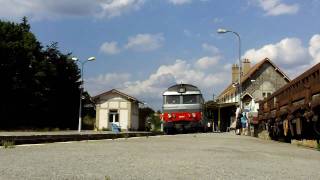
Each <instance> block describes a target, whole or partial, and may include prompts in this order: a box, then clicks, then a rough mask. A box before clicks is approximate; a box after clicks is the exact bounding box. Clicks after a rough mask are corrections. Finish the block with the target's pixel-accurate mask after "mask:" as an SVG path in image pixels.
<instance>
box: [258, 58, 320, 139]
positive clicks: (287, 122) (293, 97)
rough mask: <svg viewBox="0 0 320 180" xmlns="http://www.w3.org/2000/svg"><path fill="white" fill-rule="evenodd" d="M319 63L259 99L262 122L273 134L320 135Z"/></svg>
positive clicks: (290, 136)
mask: <svg viewBox="0 0 320 180" xmlns="http://www.w3.org/2000/svg"><path fill="white" fill-rule="evenodd" d="M319 73H320V63H318V64H317V65H315V66H313V67H312V68H310V69H309V70H307V71H306V72H304V73H303V74H301V75H300V76H298V77H297V78H295V79H294V80H292V81H291V82H290V83H288V84H287V85H285V86H284V87H282V88H281V89H279V90H278V91H276V92H275V93H273V94H272V95H271V96H270V97H268V98H267V99H265V100H263V101H261V102H260V107H259V116H258V120H259V124H260V125H262V126H261V127H265V128H266V129H267V130H268V131H269V135H270V137H271V138H273V139H275V140H277V139H283V140H285V141H288V142H289V141H290V140H291V139H316V140H318V141H319V139H320V119H319V116H320V75H319Z"/></svg>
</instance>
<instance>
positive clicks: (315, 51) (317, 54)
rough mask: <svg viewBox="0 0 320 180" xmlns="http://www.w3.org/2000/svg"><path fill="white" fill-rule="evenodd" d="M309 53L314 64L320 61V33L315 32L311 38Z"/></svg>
mask: <svg viewBox="0 0 320 180" xmlns="http://www.w3.org/2000/svg"><path fill="white" fill-rule="evenodd" d="M309 53H310V55H311V57H312V58H313V64H316V63H319V62H320V34H315V35H314V36H312V38H311V39H310V42H309Z"/></svg>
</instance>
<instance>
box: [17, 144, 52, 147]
mask: <svg viewBox="0 0 320 180" xmlns="http://www.w3.org/2000/svg"><path fill="white" fill-rule="evenodd" d="M44 145H46V144H20V145H16V146H20V147H29V146H44Z"/></svg>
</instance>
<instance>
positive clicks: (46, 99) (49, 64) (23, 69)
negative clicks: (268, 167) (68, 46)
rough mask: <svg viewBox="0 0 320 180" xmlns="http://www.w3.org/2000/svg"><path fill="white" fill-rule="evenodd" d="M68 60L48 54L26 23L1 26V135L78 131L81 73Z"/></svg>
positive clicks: (54, 45) (49, 50)
mask: <svg viewBox="0 0 320 180" xmlns="http://www.w3.org/2000/svg"><path fill="white" fill-rule="evenodd" d="M69 56H70V54H63V53H61V52H60V51H59V49H58V46H57V43H52V44H51V45H49V46H47V47H46V48H43V47H42V46H41V44H40V42H39V41H38V40H37V39H36V37H35V36H34V34H33V33H32V32H30V25H29V24H28V22H27V18H25V17H24V18H23V19H22V22H21V23H19V24H18V23H13V22H5V21H1V20H0V80H1V82H2V83H3V86H2V88H0V93H1V95H2V97H3V98H2V99H1V102H0V113H1V119H0V121H1V122H0V129H19V128H43V127H58V128H76V127H77V119H78V105H79V85H80V82H79V78H80V73H79V69H78V67H77V65H76V64H75V62H73V61H72V60H70V59H69V58H68V57H69Z"/></svg>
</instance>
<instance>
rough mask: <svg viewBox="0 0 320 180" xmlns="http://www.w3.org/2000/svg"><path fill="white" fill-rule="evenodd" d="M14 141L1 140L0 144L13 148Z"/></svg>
mask: <svg viewBox="0 0 320 180" xmlns="http://www.w3.org/2000/svg"><path fill="white" fill-rule="evenodd" d="M14 145H15V144H14V141H12V140H11V141H10V140H2V141H1V146H3V147H4V148H14V147H15V146H14Z"/></svg>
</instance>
